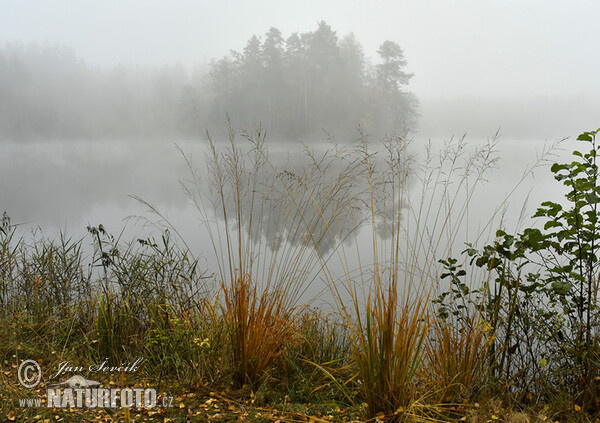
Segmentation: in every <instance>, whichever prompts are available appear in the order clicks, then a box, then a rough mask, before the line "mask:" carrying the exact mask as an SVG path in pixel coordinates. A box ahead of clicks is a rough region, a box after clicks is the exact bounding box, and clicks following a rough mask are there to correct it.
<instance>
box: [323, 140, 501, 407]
mask: <svg viewBox="0 0 600 423" xmlns="http://www.w3.org/2000/svg"><path fill="white" fill-rule="evenodd" d="M494 146H495V140H493V141H492V142H490V143H489V144H488V145H486V146H485V147H484V148H482V149H480V150H477V151H476V152H475V153H474V154H472V155H468V154H467V153H466V151H465V144H464V140H463V139H461V140H459V142H458V143H457V144H449V145H447V146H446V149H445V150H444V151H442V152H441V153H439V154H434V153H433V152H432V150H431V149H430V148H428V149H427V152H426V153H427V154H426V157H425V161H424V164H418V162H417V158H416V157H415V156H414V155H413V154H411V152H410V148H409V147H410V142H409V141H408V140H407V139H406V138H405V137H394V138H392V139H389V140H387V142H386V143H385V144H384V147H385V150H384V151H385V152H386V157H385V159H384V160H382V159H380V158H379V157H378V156H377V155H376V154H374V153H373V152H371V150H370V147H369V145H368V143H367V142H366V138H364V137H363V139H362V143H361V146H360V149H359V154H360V155H361V158H362V160H361V163H362V167H363V169H364V175H365V176H366V180H367V182H368V195H367V201H366V202H365V206H366V207H365V209H363V210H356V209H353V211H352V213H353V217H354V219H355V221H356V222H357V223H358V222H361V221H362V220H363V219H364V216H365V215H367V216H368V222H367V224H366V225H365V226H366V228H368V231H367V233H368V234H369V236H368V237H367V236H363V235H362V233H361V232H359V231H355V232H354V243H353V247H354V249H355V251H354V252H351V251H350V249H349V248H346V244H341V245H340V246H339V248H338V249H337V250H336V251H337V256H338V258H339V259H340V262H341V269H342V275H341V277H339V276H338V275H336V274H335V269H334V268H333V266H330V265H329V264H328V263H324V265H323V267H324V269H325V272H324V274H325V275H326V276H327V278H328V280H329V282H330V283H331V285H332V287H333V289H334V292H335V295H336V298H337V300H338V304H339V308H340V309H341V312H342V315H343V316H344V318H345V320H346V322H347V325H348V327H349V329H350V333H351V335H352V338H353V355H354V358H355V361H356V364H357V366H358V371H359V375H360V377H361V379H362V382H363V392H364V396H365V399H366V402H367V405H368V415H369V417H370V418H373V417H375V416H377V415H378V414H379V413H381V412H383V413H385V414H388V415H398V413H400V411H402V410H404V409H406V407H408V406H410V404H411V403H413V402H414V401H415V399H416V398H417V395H418V384H417V375H418V372H419V369H420V367H421V365H422V363H423V356H424V346H425V343H426V338H427V336H428V332H429V327H430V324H431V313H430V311H431V310H430V301H429V300H430V295H431V293H432V292H433V290H434V289H436V288H437V284H438V280H439V277H438V273H439V268H438V267H439V266H438V262H437V260H438V258H439V257H443V256H445V255H447V254H449V252H450V251H451V248H452V244H453V242H454V240H455V239H456V237H457V236H458V235H459V233H460V231H461V229H462V226H461V223H462V222H463V220H464V218H465V216H466V212H467V209H468V208H467V206H468V202H469V201H470V199H471V197H472V195H473V192H474V190H475V188H476V187H477V186H478V184H479V183H480V182H481V181H482V180H483V175H484V172H485V171H486V170H487V169H488V168H489V167H490V166H492V165H493V164H494V162H495V158H494V154H493V149H494ZM328 228H330V230H331V231H330V233H329V234H330V236H331V237H332V238H335V237H336V236H337V234H335V232H334V228H332V227H331V226H330V225H328ZM365 245H368V248H367V249H366V252H365V248H364V246H365ZM366 258H367V260H365V259H366ZM368 258H370V259H368ZM356 264H358V267H356ZM395 413H396V414H395Z"/></svg>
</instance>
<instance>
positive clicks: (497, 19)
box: [0, 0, 600, 98]
mask: <svg viewBox="0 0 600 423" xmlns="http://www.w3.org/2000/svg"><path fill="white" fill-rule="evenodd" d="M599 17H600V2H597V1H591V0H590V1H570V2H567V1H554V0H539V1H533V0H526V1H523V0H502V1H496V0H494V1H491V0H489V1H488V0H470V1H449V0H425V1H423V0H421V1H416V0H414V1H368V2H367V1H350V0H340V1H338V0H336V1H327V2H308V1H306V0H304V1H266V0H260V1H247V2H246V1H231V0H224V1H207V0H204V1H201V0H176V1H157V0H143V1H142V0H135V1H132V0H127V1H123V0H104V1H97V0H77V1H68V0H52V1H47V0H19V1H1V2H0V42H1V43H3V42H6V41H21V42H32V41H33V42H38V43H45V42H48V43H51V44H53V43H58V44H62V45H65V46H68V47H72V48H73V49H74V50H75V52H76V54H77V55H78V56H79V57H81V58H82V59H84V60H85V61H86V63H88V64H93V65H101V66H112V65H116V64H118V63H128V64H131V63H137V64H140V65H157V66H160V65H167V64H169V65H170V64H175V63H182V64H184V65H186V66H188V67H191V66H193V65H194V64H201V63H206V62H207V61H208V60H209V59H210V58H214V57H221V56H223V55H224V54H226V53H227V52H228V51H229V50H230V49H235V50H241V49H242V48H243V47H244V45H245V42H246V40H247V39H248V38H249V37H250V36H251V35H252V34H257V35H262V34H264V33H265V32H266V31H267V30H268V29H269V27H270V26H275V27H277V28H279V29H280V30H281V31H282V32H283V35H284V36H288V35H289V34H290V33H291V32H294V31H299V32H306V31H311V30H314V29H315V28H316V25H317V22H318V21H319V20H325V21H326V22H327V23H328V24H330V25H331V27H332V28H333V29H334V30H336V31H337V32H338V35H339V36H340V35H344V34H346V33H348V32H351V31H352V32H354V33H355V35H356V37H357V39H358V40H359V41H360V42H361V43H362V44H363V47H364V48H365V53H366V54H367V56H368V57H375V56H376V53H375V51H376V49H377V46H378V45H379V44H380V43H381V42H382V41H383V40H385V39H391V40H393V41H396V42H398V43H399V44H400V45H401V46H402V47H403V48H404V51H405V56H406V59H407V60H408V70H409V71H410V72H414V74H415V77H414V78H413V80H412V82H411V84H410V88H411V89H412V91H413V92H415V94H417V96H419V97H428V98H431V97H445V96H456V95H462V94H467V95H481V96H504V95H513V94H518V95H520V94H523V95H556V94H557V95H571V96H579V95H584V94H585V95H586V96H591V97H596V96H599V95H600V72H599V71H600V55H599V54H598V42H599V40H600V25H598V22H597V21H598V18H599Z"/></svg>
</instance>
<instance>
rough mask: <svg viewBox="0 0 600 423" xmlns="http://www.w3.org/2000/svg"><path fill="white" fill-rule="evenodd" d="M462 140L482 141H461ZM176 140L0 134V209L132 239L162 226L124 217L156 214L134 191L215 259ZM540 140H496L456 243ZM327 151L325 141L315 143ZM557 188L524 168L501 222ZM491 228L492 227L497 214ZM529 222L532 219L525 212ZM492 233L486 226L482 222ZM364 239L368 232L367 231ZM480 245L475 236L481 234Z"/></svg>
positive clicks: (512, 225) (296, 154)
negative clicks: (13, 138) (19, 139)
mask: <svg viewBox="0 0 600 423" xmlns="http://www.w3.org/2000/svg"><path fill="white" fill-rule="evenodd" d="M444 141H445V140H443V139H441V140H433V148H434V149H438V148H441V147H442V145H443V143H444ZM467 141H468V145H467V149H474V148H476V146H478V145H482V144H484V143H485V142H486V140H483V139H473V140H467ZM425 143H426V140H422V139H419V138H418V137H416V138H415V140H414V142H413V148H414V150H415V151H417V152H419V151H420V154H421V156H423V145H425ZM175 144H176V143H175V142H174V141H171V140H169V141H165V142H162V143H158V142H137V141H127V142H124V141H111V140H107V141H103V142H99V141H95V142H91V141H80V142H74V141H68V142H58V141H45V142H27V143H11V142H2V143H0V212H2V211H3V210H4V211H6V212H7V213H8V215H9V216H10V217H11V219H12V223H13V224H22V225H21V226H20V231H21V232H22V233H27V232H28V231H30V230H32V229H35V228H38V227H39V228H41V230H42V231H43V234H44V235H45V236H49V237H54V236H56V235H57V234H58V233H59V232H60V231H64V232H66V233H68V234H69V235H71V236H73V237H74V238H79V237H84V236H86V227H87V226H88V225H92V226H97V225H98V224H103V225H104V227H105V228H106V229H107V230H108V231H109V232H110V233H112V234H115V235H118V234H119V233H120V232H121V231H124V232H123V239H125V240H133V239H137V238H145V237H147V236H149V235H153V236H158V235H159V234H160V231H158V230H157V229H156V228H153V227H152V226H148V225H144V224H142V223H141V222H140V221H136V220H129V221H126V220H124V219H126V218H127V217H128V216H144V217H147V218H148V219H150V220H156V216H154V215H153V214H150V213H147V211H146V207H145V206H144V205H143V204H141V203H139V202H138V201H136V200H135V199H133V198H131V196H132V195H133V196H138V197H141V198H143V199H145V200H146V201H148V202H150V203H152V204H154V205H156V207H157V208H158V209H160V210H161V212H162V213H163V214H164V216H165V217H167V218H168V220H169V222H170V223H171V224H172V225H173V226H174V227H175V228H177V229H178V230H179V232H180V233H181V234H182V236H183V237H184V239H185V241H186V243H187V244H188V245H189V246H190V247H191V249H192V251H193V253H194V254H195V255H196V256H198V257H201V263H204V265H205V266H206V267H207V268H210V267H212V266H213V265H214V263H213V261H212V259H211V257H212V255H213V253H212V250H211V246H210V242H209V240H208V237H207V233H206V230H205V229H203V226H202V223H201V221H200V216H199V214H198V211H197V210H196V209H195V207H193V205H192V204H190V201H189V199H188V198H187V197H186V195H185V193H184V190H183V189H182V187H181V185H180V181H184V180H186V179H189V177H190V175H189V170H188V168H187V166H186V163H185V160H184V158H183V156H182V154H181V152H180V151H179V150H178V148H176V146H175ZM177 145H178V146H179V147H180V148H181V150H183V151H184V152H185V153H186V155H187V156H188V157H190V158H192V160H193V161H194V163H196V164H197V166H198V167H199V168H201V169H204V168H205V164H204V162H205V160H204V157H205V156H204V154H205V152H206V144H205V142H204V141H197V142H194V141H180V142H177ZM543 147H544V140H509V139H501V140H500V142H499V143H498V155H499V158H500V161H499V162H498V168H497V169H492V170H490V172H489V173H488V174H487V178H488V182H487V183H485V184H483V185H481V186H480V188H479V189H478V191H477V192H476V193H475V195H474V197H473V199H472V201H471V203H470V206H469V213H468V225H467V226H465V231H464V233H463V234H462V235H460V236H459V237H458V238H457V242H456V243H457V244H458V246H459V247H458V249H459V250H460V249H462V246H463V245H464V242H465V241H473V239H472V238H473V237H474V235H475V234H476V233H478V232H480V228H482V227H483V226H484V225H485V224H487V222H488V220H489V217H490V216H491V215H492V214H493V213H495V212H496V211H497V210H498V209H499V208H503V205H502V202H503V199H504V198H505V197H506V195H507V194H508V193H510V192H511V191H512V190H513V188H514V187H515V186H516V185H517V184H518V183H519V181H520V180H521V178H522V176H523V173H524V170H525V169H526V168H527V167H528V166H531V165H532V164H533V163H535V160H536V153H539V152H540V151H541V150H542V149H543ZM563 147H565V151H562V152H560V151H557V154H558V155H559V156H561V157H562V158H563V159H564V158H568V157H569V155H570V153H569V152H570V151H571V150H572V149H573V148H574V141H569V142H567V143H566V144H563ZM269 148H270V151H271V152H272V157H274V158H275V159H276V160H279V159H278V158H281V160H283V159H284V158H285V160H286V163H289V164H290V166H297V165H299V164H300V162H301V161H302V160H303V159H302V157H304V156H303V154H302V153H301V151H302V147H301V146H298V145H294V144H289V143H283V144H279V145H275V144H273V145H271V146H270V147H269ZM311 148H313V149H316V150H317V151H324V150H325V149H326V148H328V146H327V145H326V144H317V145H314V146H311ZM561 193H562V190H561V189H560V188H559V187H558V185H557V183H556V182H555V181H554V180H553V178H552V176H551V174H550V171H549V165H546V166H543V167H540V168H539V169H538V170H537V171H536V172H535V174H534V176H528V177H527V178H525V180H524V181H523V182H522V184H521V185H520V186H519V187H518V188H517V189H516V191H515V192H514V193H513V194H512V195H511V197H510V202H509V203H507V204H506V205H505V207H504V208H503V209H504V210H505V211H506V214H505V217H504V222H505V226H506V228H507V229H508V230H509V231H514V230H515V229H516V225H517V221H518V219H519V216H520V215H521V210H522V207H523V205H524V204H525V201H526V199H527V204H528V208H527V210H528V211H527V212H526V213H525V215H526V216H530V215H532V214H533V212H534V211H535V207H536V206H537V205H538V204H539V203H540V202H541V201H544V200H549V199H550V200H554V201H559V200H560V198H561ZM495 222H496V223H494V224H493V225H492V226H491V227H490V229H491V230H492V233H493V231H495V229H496V227H497V225H498V222H499V217H498V218H497V219H496V221H495ZM526 222H530V221H526ZM488 232H489V231H488ZM366 242H368V238H367V240H366ZM479 245H480V246H481V242H480V243H479Z"/></svg>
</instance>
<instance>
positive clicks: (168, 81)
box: [0, 0, 600, 253]
mask: <svg viewBox="0 0 600 423" xmlns="http://www.w3.org/2000/svg"><path fill="white" fill-rule="evenodd" d="M324 3H325V2H324ZM599 15H600V5H597V4H596V3H593V2H584V1H578V2H572V3H569V4H568V5H567V4H565V3H563V2H558V1H556V2H555V1H546V2H543V3H542V2H535V1H525V2H523V1H505V2H495V3H492V2H481V1H463V2H444V1H422V2H412V3H410V4H402V3H399V2H393V1H376V2H370V3H366V2H358V1H351V2H342V1H332V2H326V4H316V3H315V4H310V5H307V4H306V2H296V1H293V2H285V3H283V2H267V1H253V2H234V1H223V2H196V1H176V2H170V3H166V2H158V1H144V2H141V1H128V2H116V1H107V2H93V1H79V2H76V3H73V2H67V1H53V2H44V1H29V0H25V1H19V2H12V3H8V2H4V3H3V4H2V5H0V211H3V210H6V211H7V213H8V214H9V215H10V216H11V217H12V219H13V222H18V223H24V225H23V227H24V228H34V227H37V226H40V227H41V228H43V229H44V231H45V232H47V233H49V234H55V233H56V232H57V231H58V230H60V229H68V230H69V231H73V232H74V233H78V232H77V231H79V232H81V233H84V232H85V226H87V225H88V224H92V225H97V224H98V223H104V225H105V226H106V227H108V228H109V230H111V231H112V232H119V231H120V230H121V228H122V227H123V225H124V222H123V219H124V218H125V217H127V216H130V215H135V214H143V213H144V207H143V206H141V205H140V204H139V203H138V202H136V201H135V200H133V199H132V198H131V197H130V196H131V195H136V196H140V197H142V198H144V199H147V200H148V201H150V202H153V203H155V204H157V205H158V206H159V207H160V208H161V209H162V210H164V211H165V213H166V215H167V216H168V217H169V218H170V219H172V221H173V224H174V225H175V226H178V227H180V228H183V229H182V231H183V232H185V233H189V234H192V233H193V232H192V228H194V229H193V230H196V229H197V227H198V226H199V221H198V216H197V215H196V214H195V212H194V210H193V208H192V207H190V205H189V201H188V199H186V197H185V195H184V194H183V192H182V190H181V187H180V185H179V181H180V180H184V179H186V178H188V177H189V175H188V174H187V171H186V168H185V163H184V160H183V158H182V156H181V154H180V153H179V151H178V150H177V149H176V147H175V144H178V145H179V146H180V147H181V149H182V150H184V151H185V152H186V153H187V154H190V155H192V156H194V157H195V159H196V160H197V161H198V162H199V163H201V162H202V160H203V157H204V156H203V146H204V144H203V141H202V140H203V137H204V132H205V130H207V129H208V130H209V131H210V133H212V134H213V135H214V136H215V138H216V139H221V138H225V130H224V127H223V122H224V121H225V119H226V116H229V118H230V119H231V120H232V122H233V124H234V125H236V126H238V125H240V126H244V127H246V128H248V129H249V130H252V129H253V128H255V127H257V126H259V125H260V126H262V128H264V129H265V130H266V131H267V139H268V142H269V143H270V144H271V145H273V146H277V147H276V148H275V149H276V150H277V151H278V154H280V155H281V156H285V155H286V154H288V155H289V154H292V155H293V154H296V152H298V151H300V150H301V145H304V144H307V145H312V146H315V148H318V149H323V148H325V147H324V146H325V145H329V144H327V143H328V142H330V141H331V140H332V139H333V140H334V141H335V142H337V143H339V144H342V145H346V144H350V143H352V142H354V141H355V140H356V138H357V137H358V132H357V127H358V126H359V125H360V126H361V127H362V128H363V129H364V130H365V132H367V133H368V134H369V136H370V138H369V139H371V140H373V142H375V141H377V140H380V139H381V138H382V137H384V136H385V135H386V134H391V133H393V132H396V131H400V132H402V133H404V131H407V134H408V136H409V137H411V138H413V139H414V142H413V145H415V146H416V147H415V149H416V150H419V149H420V148H421V147H422V146H423V145H424V144H425V143H426V142H427V141H429V140H432V142H433V143H434V145H436V146H441V145H443V143H444V142H445V141H447V140H449V139H451V138H452V137H453V136H456V137H459V136H461V135H463V134H467V138H466V139H467V140H469V141H470V142H472V144H473V145H478V144H481V143H482V142H483V141H485V140H486V139H487V138H489V137H491V136H493V135H494V134H495V133H496V132H497V131H498V130H499V133H500V143H499V144H498V148H499V154H500V157H501V161H500V163H499V168H498V169H497V170H495V171H493V172H492V173H491V174H490V176H489V179H490V181H489V183H488V185H487V187H488V188H487V189H486V190H484V191H482V192H481V193H479V195H480V197H479V198H478V201H477V202H478V204H480V205H485V206H487V208H485V207H480V208H475V209H474V211H473V213H471V218H472V219H473V220H474V222H473V226H474V227H476V226H477V225H478V222H479V221H485V220H486V219H487V215H489V213H490V210H495V207H496V205H497V204H499V201H498V198H500V197H502V196H503V195H504V194H506V193H509V192H511V190H512V187H513V186H514V184H516V183H517V182H518V181H519V178H520V175H522V171H523V169H524V168H525V167H526V165H527V164H528V163H533V162H534V161H535V158H536V151H540V150H541V149H542V147H543V144H544V142H545V141H547V140H548V141H552V140H556V139H560V138H563V137H575V136H576V135H577V134H578V133H580V132H582V131H585V130H593V129H595V128H597V127H598V126H600V122H599V121H598V119H599V118H600V76H599V74H598V72H597V70H598V69H600V57H599V56H598V55H597V54H595V52H596V50H597V47H596V43H597V40H598V39H600V27H599V26H598V25H597V23H596V22H595V19H596V17H597V16H599ZM569 149H570V147H569V146H568V145H567V150H569ZM560 154H564V153H560ZM548 174H549V172H548V170H547V169H539V171H538V172H537V173H536V176H535V179H534V178H533V177H531V176H530V177H528V178H527V180H526V183H525V184H524V185H522V186H521V187H520V188H519V190H518V191H517V193H516V194H515V195H514V196H513V198H512V202H511V204H512V205H511V208H510V210H511V211H510V213H512V215H513V218H515V219H516V217H515V216H518V215H519V213H520V210H521V206H522V205H523V203H524V202H525V200H526V198H527V196H528V194H530V191H531V190H532V189H534V187H535V189H534V190H533V192H532V193H531V196H530V198H529V204H532V205H535V204H537V202H539V201H542V200H544V199H547V197H548V196H551V195H552V194H553V193H555V191H554V190H553V188H552V185H551V182H552V181H551V178H550V177H549V176H548ZM492 200H493V201H492ZM146 230H148V229H146V228H140V227H137V228H134V229H132V230H131V232H130V235H131V236H132V237H134V236H136V235H137V234H138V233H139V232H144V231H146ZM196 247H197V248H198V250H203V249H204V248H205V247H206V245H205V244H203V243H202V242H201V241H197V242H196ZM202 252H205V251H200V253H202Z"/></svg>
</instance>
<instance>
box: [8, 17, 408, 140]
mask: <svg viewBox="0 0 600 423" xmlns="http://www.w3.org/2000/svg"><path fill="white" fill-rule="evenodd" d="M377 55H378V57H377V60H376V61H371V60H370V59H369V58H367V57H366V55H365V53H364V51H363V48H362V46H361V44H360V42H359V41H358V40H357V39H356V38H355V36H354V35H353V34H348V35H345V36H338V34H337V33H336V31H334V30H333V29H332V28H331V27H330V26H329V25H328V24H327V23H325V22H324V21H321V22H319V23H318V25H317V28H316V29H315V30H314V31H312V32H306V33H298V32H294V33H292V34H289V35H287V36H285V35H284V34H282V33H281V31H279V30H278V29H277V28H274V27H271V28H270V29H269V30H268V32H267V33H266V34H264V35H262V36H257V35H253V36H252V37H251V38H250V39H249V40H248V41H247V43H246V45H245V47H244V48H243V50H241V51H235V50H231V51H230V53H229V54H227V55H225V56H223V57H222V58H220V59H213V60H211V62H210V63H208V64H205V65H198V66H196V67H194V68H193V69H186V68H185V67H184V66H183V65H180V64H178V65H172V66H164V67H161V68H154V69H153V68H148V67H142V66H138V65H128V64H120V65H118V66H114V67H112V68H102V67H99V66H95V65H92V64H88V63H85V62H84V61H83V60H82V59H80V58H79V57H78V56H77V54H76V52H74V51H73V50H71V49H69V48H68V47H64V46H59V45H51V44H44V45H39V44H20V43H7V44H6V45H4V47H2V48H0V98H1V99H2V101H0V138H1V139H3V140H6V139H9V140H18V141H20V140H39V139H58V140H65V139H97V138H102V139H106V138H118V139H133V138H135V139H144V138H159V137H197V136H199V135H201V134H202V133H203V132H204V130H205V129H206V128H213V127H215V126H216V125H221V124H222V122H223V121H224V119H225V117H226V115H229V117H230V118H231V119H232V120H233V121H235V122H236V123H238V124H241V125H245V126H247V127H250V128H253V127H255V126H256V125H262V127H263V128H264V129H266V130H267V131H269V133H270V134H271V135H275V136H277V137H278V140H284V141H287V140H290V141H294V140H302V141H307V140H309V138H310V137H314V136H317V135H318V136H319V137H320V138H319V140H321V139H322V133H323V131H325V132H327V133H331V134H338V135H352V134H355V131H356V127H357V125H361V126H363V127H364V128H365V130H366V131H368V132H370V133H371V134H374V135H378V134H383V133H392V132H395V131H402V130H405V129H406V128H412V127H415V125H416V123H417V116H418V112H417V110H418V102H417V99H416V97H415V95H414V94H412V93H411V92H410V91H409V90H408V84H409V82H410V80H411V77H412V74H410V73H408V72H407V71H406V66H407V62H406V60H405V58H404V52H403V50H402V48H401V47H400V46H399V45H398V44H397V43H396V42H393V41H389V40H388V41H384V42H383V43H382V44H381V45H380V47H379V49H378V50H377Z"/></svg>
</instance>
